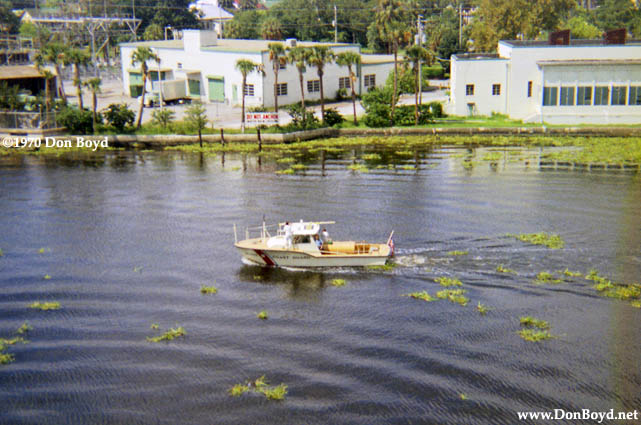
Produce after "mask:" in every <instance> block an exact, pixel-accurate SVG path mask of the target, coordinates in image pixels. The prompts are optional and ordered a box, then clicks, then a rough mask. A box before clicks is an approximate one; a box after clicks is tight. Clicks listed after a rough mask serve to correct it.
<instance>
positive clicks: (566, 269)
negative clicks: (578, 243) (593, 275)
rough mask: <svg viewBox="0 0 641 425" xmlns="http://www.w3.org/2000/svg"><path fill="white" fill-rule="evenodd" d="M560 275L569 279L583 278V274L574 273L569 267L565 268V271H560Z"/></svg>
mask: <svg viewBox="0 0 641 425" xmlns="http://www.w3.org/2000/svg"><path fill="white" fill-rule="evenodd" d="M559 274H563V275H565V276H568V277H583V273H581V272H573V271H572V270H569V269H568V268H567V267H566V268H565V270H563V271H560V272H559Z"/></svg>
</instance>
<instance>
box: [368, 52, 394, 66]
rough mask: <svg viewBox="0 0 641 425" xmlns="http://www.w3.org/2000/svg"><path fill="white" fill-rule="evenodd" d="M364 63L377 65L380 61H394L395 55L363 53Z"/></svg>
mask: <svg viewBox="0 0 641 425" xmlns="http://www.w3.org/2000/svg"><path fill="white" fill-rule="evenodd" d="M361 63H362V64H363V65H375V64H379V63H394V55H366V54H361Z"/></svg>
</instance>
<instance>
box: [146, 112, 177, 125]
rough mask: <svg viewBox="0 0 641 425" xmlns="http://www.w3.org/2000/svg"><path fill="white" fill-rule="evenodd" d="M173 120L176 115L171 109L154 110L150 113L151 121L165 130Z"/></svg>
mask: <svg viewBox="0 0 641 425" xmlns="http://www.w3.org/2000/svg"><path fill="white" fill-rule="evenodd" d="M175 118H176V114H175V113H174V111H172V110H171V109H156V110H154V111H153V112H152V113H151V121H152V122H153V123H154V124H156V125H159V126H161V127H162V128H163V129H165V130H166V129H167V128H169V125H170V124H171V123H172V122H173V121H174V119H175Z"/></svg>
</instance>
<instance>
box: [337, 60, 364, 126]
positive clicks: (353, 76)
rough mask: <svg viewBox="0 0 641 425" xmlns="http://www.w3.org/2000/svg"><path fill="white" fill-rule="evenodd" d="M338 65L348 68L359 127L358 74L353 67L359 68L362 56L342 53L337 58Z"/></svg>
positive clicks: (356, 121) (355, 120)
mask: <svg viewBox="0 0 641 425" xmlns="http://www.w3.org/2000/svg"><path fill="white" fill-rule="evenodd" d="M336 63H337V64H339V65H340V66H346V67H347V71H348V72H349V82H350V84H349V86H350V87H351V89H352V109H354V125H358V120H357V119H356V92H355V91H354V85H355V83H356V74H355V73H354V72H353V70H352V66H359V65H360V64H361V55H359V54H358V53H356V52H342V53H339V54H338V56H337V57H336Z"/></svg>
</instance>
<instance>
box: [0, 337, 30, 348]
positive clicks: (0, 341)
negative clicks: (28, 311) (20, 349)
mask: <svg viewBox="0 0 641 425" xmlns="http://www.w3.org/2000/svg"><path fill="white" fill-rule="evenodd" d="M27 342H28V341H27V340H25V339H24V338H23V337H21V336H16V337H14V338H11V339H6V338H0V351H3V350H5V349H6V348H7V346H8V345H15V344H17V343H21V344H26V343H27Z"/></svg>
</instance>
